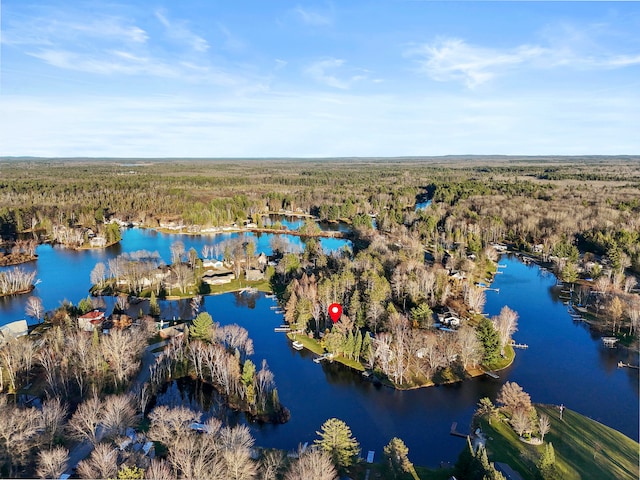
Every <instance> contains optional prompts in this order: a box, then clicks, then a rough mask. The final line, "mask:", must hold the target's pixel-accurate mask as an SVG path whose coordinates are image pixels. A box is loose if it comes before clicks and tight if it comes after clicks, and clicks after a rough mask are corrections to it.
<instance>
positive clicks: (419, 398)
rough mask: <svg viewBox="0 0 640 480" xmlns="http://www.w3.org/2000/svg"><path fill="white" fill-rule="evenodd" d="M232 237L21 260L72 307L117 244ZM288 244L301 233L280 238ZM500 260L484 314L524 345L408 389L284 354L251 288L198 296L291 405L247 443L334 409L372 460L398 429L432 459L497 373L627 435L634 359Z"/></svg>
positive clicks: (130, 237) (147, 236)
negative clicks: (483, 364) (241, 334)
mask: <svg viewBox="0 0 640 480" xmlns="http://www.w3.org/2000/svg"><path fill="white" fill-rule="evenodd" d="M233 235H237V234H226V235H218V236H211V237H197V236H194V237H189V236H177V235H167V234H160V233H157V232H154V231H150V230H139V229H134V230H129V231H127V232H125V235H124V239H123V241H122V243H121V245H119V246H115V247H112V248H110V249H107V250H104V251H80V252H75V251H70V250H64V249H60V248H54V247H51V246H41V247H39V249H38V253H39V255H40V257H39V259H38V261H37V263H32V264H28V268H36V267H37V269H38V278H40V279H42V283H41V284H40V285H38V287H37V289H36V292H35V295H38V296H40V297H41V298H42V299H43V303H44V305H45V308H46V309H51V308H54V307H56V306H57V305H58V304H59V303H60V301H62V300H63V299H64V298H67V299H69V300H72V301H73V302H74V303H77V301H78V300H79V299H81V298H83V297H85V296H86V295H87V291H88V288H89V274H90V272H91V270H92V268H93V266H94V265H95V263H96V262H98V261H106V259H108V258H111V257H113V256H115V255H117V254H119V253H121V252H122V251H134V250H140V249H146V250H150V251H155V250H157V251H158V252H159V253H160V255H161V256H162V257H163V258H164V259H165V261H168V260H169V255H170V253H169V247H170V245H171V243H172V242H174V241H175V240H177V239H180V240H182V241H183V242H184V243H185V246H186V248H187V249H189V248H191V247H192V246H193V247H194V248H196V250H198V251H200V250H201V248H202V246H203V245H204V244H206V243H213V242H216V241H221V240H223V239H224V238H229V237H231V236H233ZM268 238H270V235H261V236H259V237H258V238H257V243H258V249H257V251H265V252H266V253H269V251H270V249H269V248H268ZM291 241H292V242H299V241H300V240H299V238H297V237H291ZM334 242H336V243H334ZM334 242H330V243H329V244H327V243H323V246H324V247H325V248H341V247H342V246H344V245H345V243H346V242H345V241H344V240H336V241H334ZM500 263H501V264H506V265H507V267H506V268H505V269H503V270H502V271H503V273H502V274H500V275H497V276H496V280H495V282H494V285H493V286H494V287H497V288H499V289H500V292H499V293H495V292H487V305H486V308H485V310H486V311H487V312H488V313H489V314H491V315H495V314H497V313H498V312H499V311H500V309H501V308H502V307H503V306H504V305H509V306H510V307H511V308H513V309H514V310H516V311H517V312H518V313H519V315H520V320H519V329H518V331H517V332H516V334H515V335H514V337H515V339H516V340H517V341H518V342H520V343H526V344H528V345H529V349H528V350H518V351H517V357H516V360H515V362H514V364H513V365H512V366H511V367H510V368H509V369H507V370H505V371H502V372H500V377H501V378H500V379H499V380H492V379H489V378H480V379H474V380H469V381H466V382H463V383H461V384H458V385H453V386H442V387H432V388H426V389H419V390H413V391H407V392H398V391H394V390H391V389H387V388H376V387H375V386H374V385H373V384H371V383H368V382H364V381H363V380H362V379H361V377H360V376H359V375H358V374H354V373H352V372H351V371H349V370H348V369H345V368H342V367H340V366H339V365H325V364H323V365H318V364H315V363H314V362H313V361H312V357H313V355H312V354H310V353H309V352H306V351H302V352H298V351H296V350H293V348H292V347H291V346H290V342H289V341H288V340H287V339H286V337H285V336H284V335H283V334H278V333H275V332H274V331H273V328H274V327H276V326H278V325H280V324H281V323H282V316H281V315H277V314H275V313H274V311H273V310H271V309H270V308H269V307H270V306H272V305H273V301H272V300H269V299H266V298H265V297H264V296H263V295H261V294H259V295H257V296H255V297H245V296H241V295H237V294H226V295H219V296H210V297H205V299H204V305H203V308H204V309H206V310H207V311H208V312H210V313H211V314H212V316H213V317H214V319H215V320H216V321H217V322H220V323H222V324H226V323H239V324H240V325H242V326H244V327H245V328H247V330H248V331H249V334H250V336H251V337H252V338H253V340H254V345H255V354H254V356H253V359H254V361H255V362H256V363H259V362H260V361H261V359H262V358H266V359H267V361H268V363H269V365H270V367H271V369H272V371H273V372H274V374H275V379H276V383H277V385H278V391H279V394H280V399H281V401H282V403H283V404H284V405H285V406H287V407H288V408H289V409H290V410H291V420H290V421H289V422H288V423H287V424H284V425H266V426H256V425H254V426H252V429H253V433H254V435H255V437H256V440H257V444H258V445H263V446H272V447H279V448H286V449H295V448H296V447H297V445H298V443H299V442H306V441H312V440H313V439H314V438H315V436H316V435H315V431H316V430H318V429H319V428H320V426H321V424H322V423H323V422H324V421H325V420H326V419H327V418H330V417H338V418H341V419H342V420H344V421H345V422H347V424H349V426H350V427H351V428H352V430H353V432H354V434H355V436H356V437H357V438H358V439H359V441H360V443H361V446H362V449H363V450H364V451H365V452H366V451H367V450H375V451H376V458H380V456H381V455H382V447H383V446H384V445H386V443H388V441H389V440H390V439H391V438H392V437H394V436H398V437H400V438H402V439H403V440H404V441H405V443H406V444H407V446H408V447H409V450H410V454H409V456H410V458H411V459H412V461H414V462H416V463H418V464H425V465H431V466H437V465H438V464H439V462H440V461H455V459H456V458H457V455H458V453H459V451H460V450H461V448H462V447H463V446H464V441H463V440H462V439H459V438H456V437H452V436H450V435H449V429H450V427H451V423H452V422H454V421H456V422H458V425H459V427H458V428H459V430H461V431H462V430H464V429H465V426H467V425H468V424H469V422H470V419H471V415H472V413H473V410H474V409H475V405H476V403H477V402H478V400H479V399H480V398H481V397H484V396H489V397H490V398H492V399H495V396H496V394H497V391H498V389H499V388H500V386H501V385H502V384H503V382H505V381H507V380H511V381H516V382H518V383H519V384H520V385H522V386H523V388H524V389H525V390H526V391H527V392H529V393H530V394H531V396H532V399H533V400H534V401H535V402H546V403H554V404H559V403H564V404H565V405H566V406H567V407H568V408H571V409H573V410H576V411H578V412H580V413H583V414H585V415H588V416H590V417H592V418H594V419H596V420H599V421H601V422H602V423H604V424H606V425H609V426H611V427H614V428H616V429H618V430H620V431H622V432H623V433H625V434H626V435H628V436H629V437H631V438H633V439H636V440H637V439H638V420H639V419H638V374H637V370H630V369H618V368H616V364H617V362H618V360H620V359H622V360H624V361H628V362H630V363H634V364H637V363H638V359H637V358H636V356H637V355H636V356H634V355H633V354H628V353H624V352H622V351H618V350H605V349H603V348H602V347H601V346H600V341H599V339H598V338H595V337H592V336H591V334H590V333H589V331H588V329H586V328H585V327H584V326H582V325H580V324H576V323H574V322H573V321H572V319H571V317H570V316H569V315H568V313H567V311H566V307H565V306H564V305H562V303H561V302H560V301H558V300H557V297H556V293H554V292H553V291H552V289H551V287H552V286H553V285H555V279H554V277H553V276H552V275H550V274H546V273H545V272H544V271H543V270H540V269H539V268H538V267H537V266H526V265H524V264H522V263H520V262H518V261H517V260H515V259H512V258H507V257H503V258H502V259H501V260H500ZM25 302H26V296H19V297H12V298H9V299H4V300H2V301H0V324H3V323H6V322H8V321H12V320H15V319H17V318H23V317H24V303H25ZM184 304H185V303H184V302H183V304H180V305H178V304H176V303H174V302H166V304H164V305H165V310H164V315H165V316H166V317H168V318H171V317H172V316H180V315H183V314H184V313H183V312H181V308H182V307H184ZM167 309H168V310H167ZM629 355H631V358H630V357H629Z"/></svg>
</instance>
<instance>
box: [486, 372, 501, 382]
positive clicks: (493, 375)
mask: <svg viewBox="0 0 640 480" xmlns="http://www.w3.org/2000/svg"><path fill="white" fill-rule="evenodd" d="M484 373H485V375H487V376H488V377H491V378H495V379H496V380H497V379H498V378H500V377H499V376H498V374H497V373H496V372H490V371H488V370H485V372H484Z"/></svg>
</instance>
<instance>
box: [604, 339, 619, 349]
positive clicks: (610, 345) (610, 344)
mask: <svg viewBox="0 0 640 480" xmlns="http://www.w3.org/2000/svg"><path fill="white" fill-rule="evenodd" d="M616 343H618V339H617V338H616V337H602V345H604V346H605V347H607V348H615V346H616Z"/></svg>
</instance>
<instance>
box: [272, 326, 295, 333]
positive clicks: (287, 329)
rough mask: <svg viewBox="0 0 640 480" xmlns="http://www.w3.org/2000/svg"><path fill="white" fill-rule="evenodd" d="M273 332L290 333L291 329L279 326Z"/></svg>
mask: <svg viewBox="0 0 640 480" xmlns="http://www.w3.org/2000/svg"><path fill="white" fill-rule="evenodd" d="M273 331H274V332H289V331H291V327H289V326H286V325H281V326H279V327H276V328H274V329H273Z"/></svg>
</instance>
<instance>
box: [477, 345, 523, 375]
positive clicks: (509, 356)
mask: <svg viewBox="0 0 640 480" xmlns="http://www.w3.org/2000/svg"><path fill="white" fill-rule="evenodd" d="M515 358H516V352H515V351H514V350H513V347H512V346H511V345H507V346H505V347H504V357H502V358H500V360H498V361H496V362H493V363H490V364H488V365H483V367H484V368H486V369H487V370H493V371H495V370H502V369H503V368H507V367H508V366H509V365H511V364H512V363H513V360H514V359H515Z"/></svg>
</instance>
